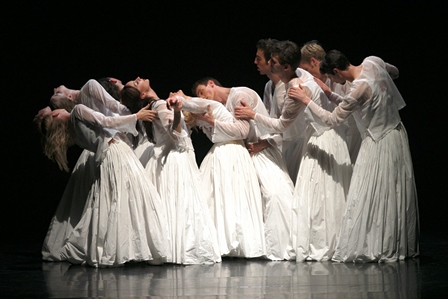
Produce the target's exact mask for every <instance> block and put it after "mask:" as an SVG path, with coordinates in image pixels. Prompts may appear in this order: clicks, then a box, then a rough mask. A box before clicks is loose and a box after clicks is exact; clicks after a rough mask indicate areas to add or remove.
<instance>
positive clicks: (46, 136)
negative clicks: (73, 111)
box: [33, 109, 74, 172]
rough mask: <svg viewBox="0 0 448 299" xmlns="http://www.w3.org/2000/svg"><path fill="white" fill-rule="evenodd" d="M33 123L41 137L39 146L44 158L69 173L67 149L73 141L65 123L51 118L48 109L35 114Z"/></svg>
mask: <svg viewBox="0 0 448 299" xmlns="http://www.w3.org/2000/svg"><path fill="white" fill-rule="evenodd" d="M41 111H42V110H41ZM33 122H34V123H35V124H36V126H37V130H38V131H39V133H40V135H41V146H42V149H43V152H44V154H45V156H47V158H48V159H50V160H52V161H53V162H56V163H57V164H58V166H59V169H61V170H64V171H67V172H69V170H70V169H69V167H68V160H67V149H68V148H69V147H70V146H72V145H73V144H74V140H73V137H72V135H71V133H70V131H69V128H68V124H67V122H64V121H61V120H60V119H58V118H55V117H53V116H52V114H51V110H49V109H48V111H45V112H44V113H39V114H37V115H36V116H35V117H34V120H33Z"/></svg>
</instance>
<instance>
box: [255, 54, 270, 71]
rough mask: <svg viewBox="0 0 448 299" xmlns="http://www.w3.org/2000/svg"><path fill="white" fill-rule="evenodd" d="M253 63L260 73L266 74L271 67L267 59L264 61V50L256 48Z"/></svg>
mask: <svg viewBox="0 0 448 299" xmlns="http://www.w3.org/2000/svg"><path fill="white" fill-rule="evenodd" d="M254 63H255V64H256V65H257V70H258V71H259V72H260V75H266V74H269V73H270V72H271V67H270V65H269V61H266V59H265V58H264V51H263V50H260V49H258V50H257V53H256V54H255V60H254Z"/></svg>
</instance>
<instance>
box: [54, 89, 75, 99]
mask: <svg viewBox="0 0 448 299" xmlns="http://www.w3.org/2000/svg"><path fill="white" fill-rule="evenodd" d="M60 98H68V99H70V100H73V99H72V96H71V94H70V89H68V88H67V87H65V86H64V85H61V86H59V87H56V88H54V89H53V95H52V96H51V98H50V99H51V100H59V99H60Z"/></svg>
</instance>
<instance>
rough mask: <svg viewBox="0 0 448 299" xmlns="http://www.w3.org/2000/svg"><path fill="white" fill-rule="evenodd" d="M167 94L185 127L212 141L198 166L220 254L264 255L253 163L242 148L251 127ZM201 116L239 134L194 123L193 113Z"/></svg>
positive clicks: (209, 105) (214, 106) (220, 109)
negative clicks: (198, 130) (181, 113)
mask: <svg viewBox="0 0 448 299" xmlns="http://www.w3.org/2000/svg"><path fill="white" fill-rule="evenodd" d="M171 95H172V96H173V97H171V98H169V99H168V100H167V101H168V104H169V105H173V104H174V103H176V102H177V101H178V100H181V101H182V109H183V111H184V115H185V119H186V122H187V124H188V125H189V126H190V127H199V128H201V129H202V131H203V132H204V133H205V134H206V136H207V137H208V138H209V139H210V140H211V141H212V142H213V146H212V147H211V148H210V150H209V151H208V152H207V154H206V155H205V157H204V159H203V160H202V162H201V165H200V171H201V174H202V184H201V186H202V188H203V192H204V193H205V194H206V198H208V206H209V209H210V211H211V215H212V217H213V219H214V223H215V226H216V229H217V232H218V240H219V245H220V248H221V255H223V256H233V257H246V258H253V257H260V256H262V255H263V254H264V251H262V249H263V245H264V236H263V232H262V231H260V226H262V225H263V223H262V217H263V216H262V214H261V209H260V203H261V201H262V199H261V190H260V185H259V183H258V178H257V173H256V170H255V168H254V165H253V162H252V159H251V157H250V154H249V152H248V151H247V149H246V146H245V145H244V139H245V137H246V136H247V134H248V133H249V123H248V122H247V121H241V120H235V118H234V117H233V115H232V113H230V112H229V111H228V110H227V109H226V107H225V106H223V105H222V104H221V103H218V102H216V101H212V100H208V99H202V98H196V97H188V96H186V95H185V94H184V93H183V92H182V91H178V92H176V93H172V94H171ZM204 113H207V114H209V115H210V116H211V117H212V118H213V119H214V122H215V123H217V122H219V123H220V127H225V126H226V124H229V126H232V125H234V124H236V125H237V127H238V128H239V130H238V132H234V131H232V130H233V128H230V130H231V134H228V133H225V132H223V131H220V130H215V128H214V125H212V124H209V123H208V122H205V121H202V120H201V119H199V118H197V116H196V115H197V114H204ZM224 157H225V158H224ZM254 219H255V220H257V221H254Z"/></svg>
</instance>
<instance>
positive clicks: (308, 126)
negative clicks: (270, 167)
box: [255, 70, 352, 261]
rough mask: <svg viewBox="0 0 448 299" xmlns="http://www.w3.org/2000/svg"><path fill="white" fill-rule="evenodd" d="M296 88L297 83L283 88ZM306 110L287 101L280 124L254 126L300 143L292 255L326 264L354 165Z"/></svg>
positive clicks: (322, 99) (321, 99) (313, 94)
mask: <svg viewBox="0 0 448 299" xmlns="http://www.w3.org/2000/svg"><path fill="white" fill-rule="evenodd" d="M300 71H301V73H302V74H301V77H300V79H301V81H302V82H303V83H301V85H302V86H303V87H305V88H306V90H307V91H308V93H309V95H310V98H312V100H313V102H315V103H316V104H317V105H318V106H319V107H320V106H326V105H329V104H330V103H329V101H328V99H327V98H326V96H325V94H324V93H323V91H322V90H321V89H320V87H319V86H318V85H317V83H316V82H315V81H314V79H313V77H312V75H311V74H309V73H308V72H306V71H304V70H300ZM298 84H299V79H298V78H295V79H293V80H291V81H290V82H288V84H287V86H286V87H287V88H288V89H289V88H290V87H291V86H295V85H298ZM304 109H305V107H304V105H302V104H300V103H298V102H296V101H294V100H292V99H291V98H289V97H287V98H286V99H285V102H284V107H283V112H282V115H281V117H280V118H279V119H273V118H266V117H263V116H262V115H259V114H258V113H257V114H256V116H255V121H257V123H258V124H259V125H263V126H264V127H266V128H267V129H268V130H269V131H271V132H284V137H285V135H286V138H290V139H291V140H301V143H302V146H301V147H297V149H296V151H297V156H296V157H295V158H296V159H299V160H300V162H299V164H300V168H299V169H298V174H297V180H296V182H295V189H294V194H295V196H294V202H293V204H292V220H291V239H292V241H291V242H292V248H291V253H290V254H291V255H295V259H296V260H297V261H303V260H317V261H321V260H328V259H330V258H331V257H332V255H333V253H334V250H335V248H336V245H337V239H338V236H339V231H340V227H341V221H342V215H343V212H344V209H345V202H346V194H347V192H348V188H349V184H350V178H351V173H352V166H351V161H350V156H349V152H348V149H347V145H346V142H345V139H344V136H341V134H340V132H338V133H337V132H336V131H335V130H328V128H326V126H325V124H323V123H320V122H319V120H318V119H313V117H312V115H307V114H306V113H305V110H304ZM297 144H299V143H297Z"/></svg>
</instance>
